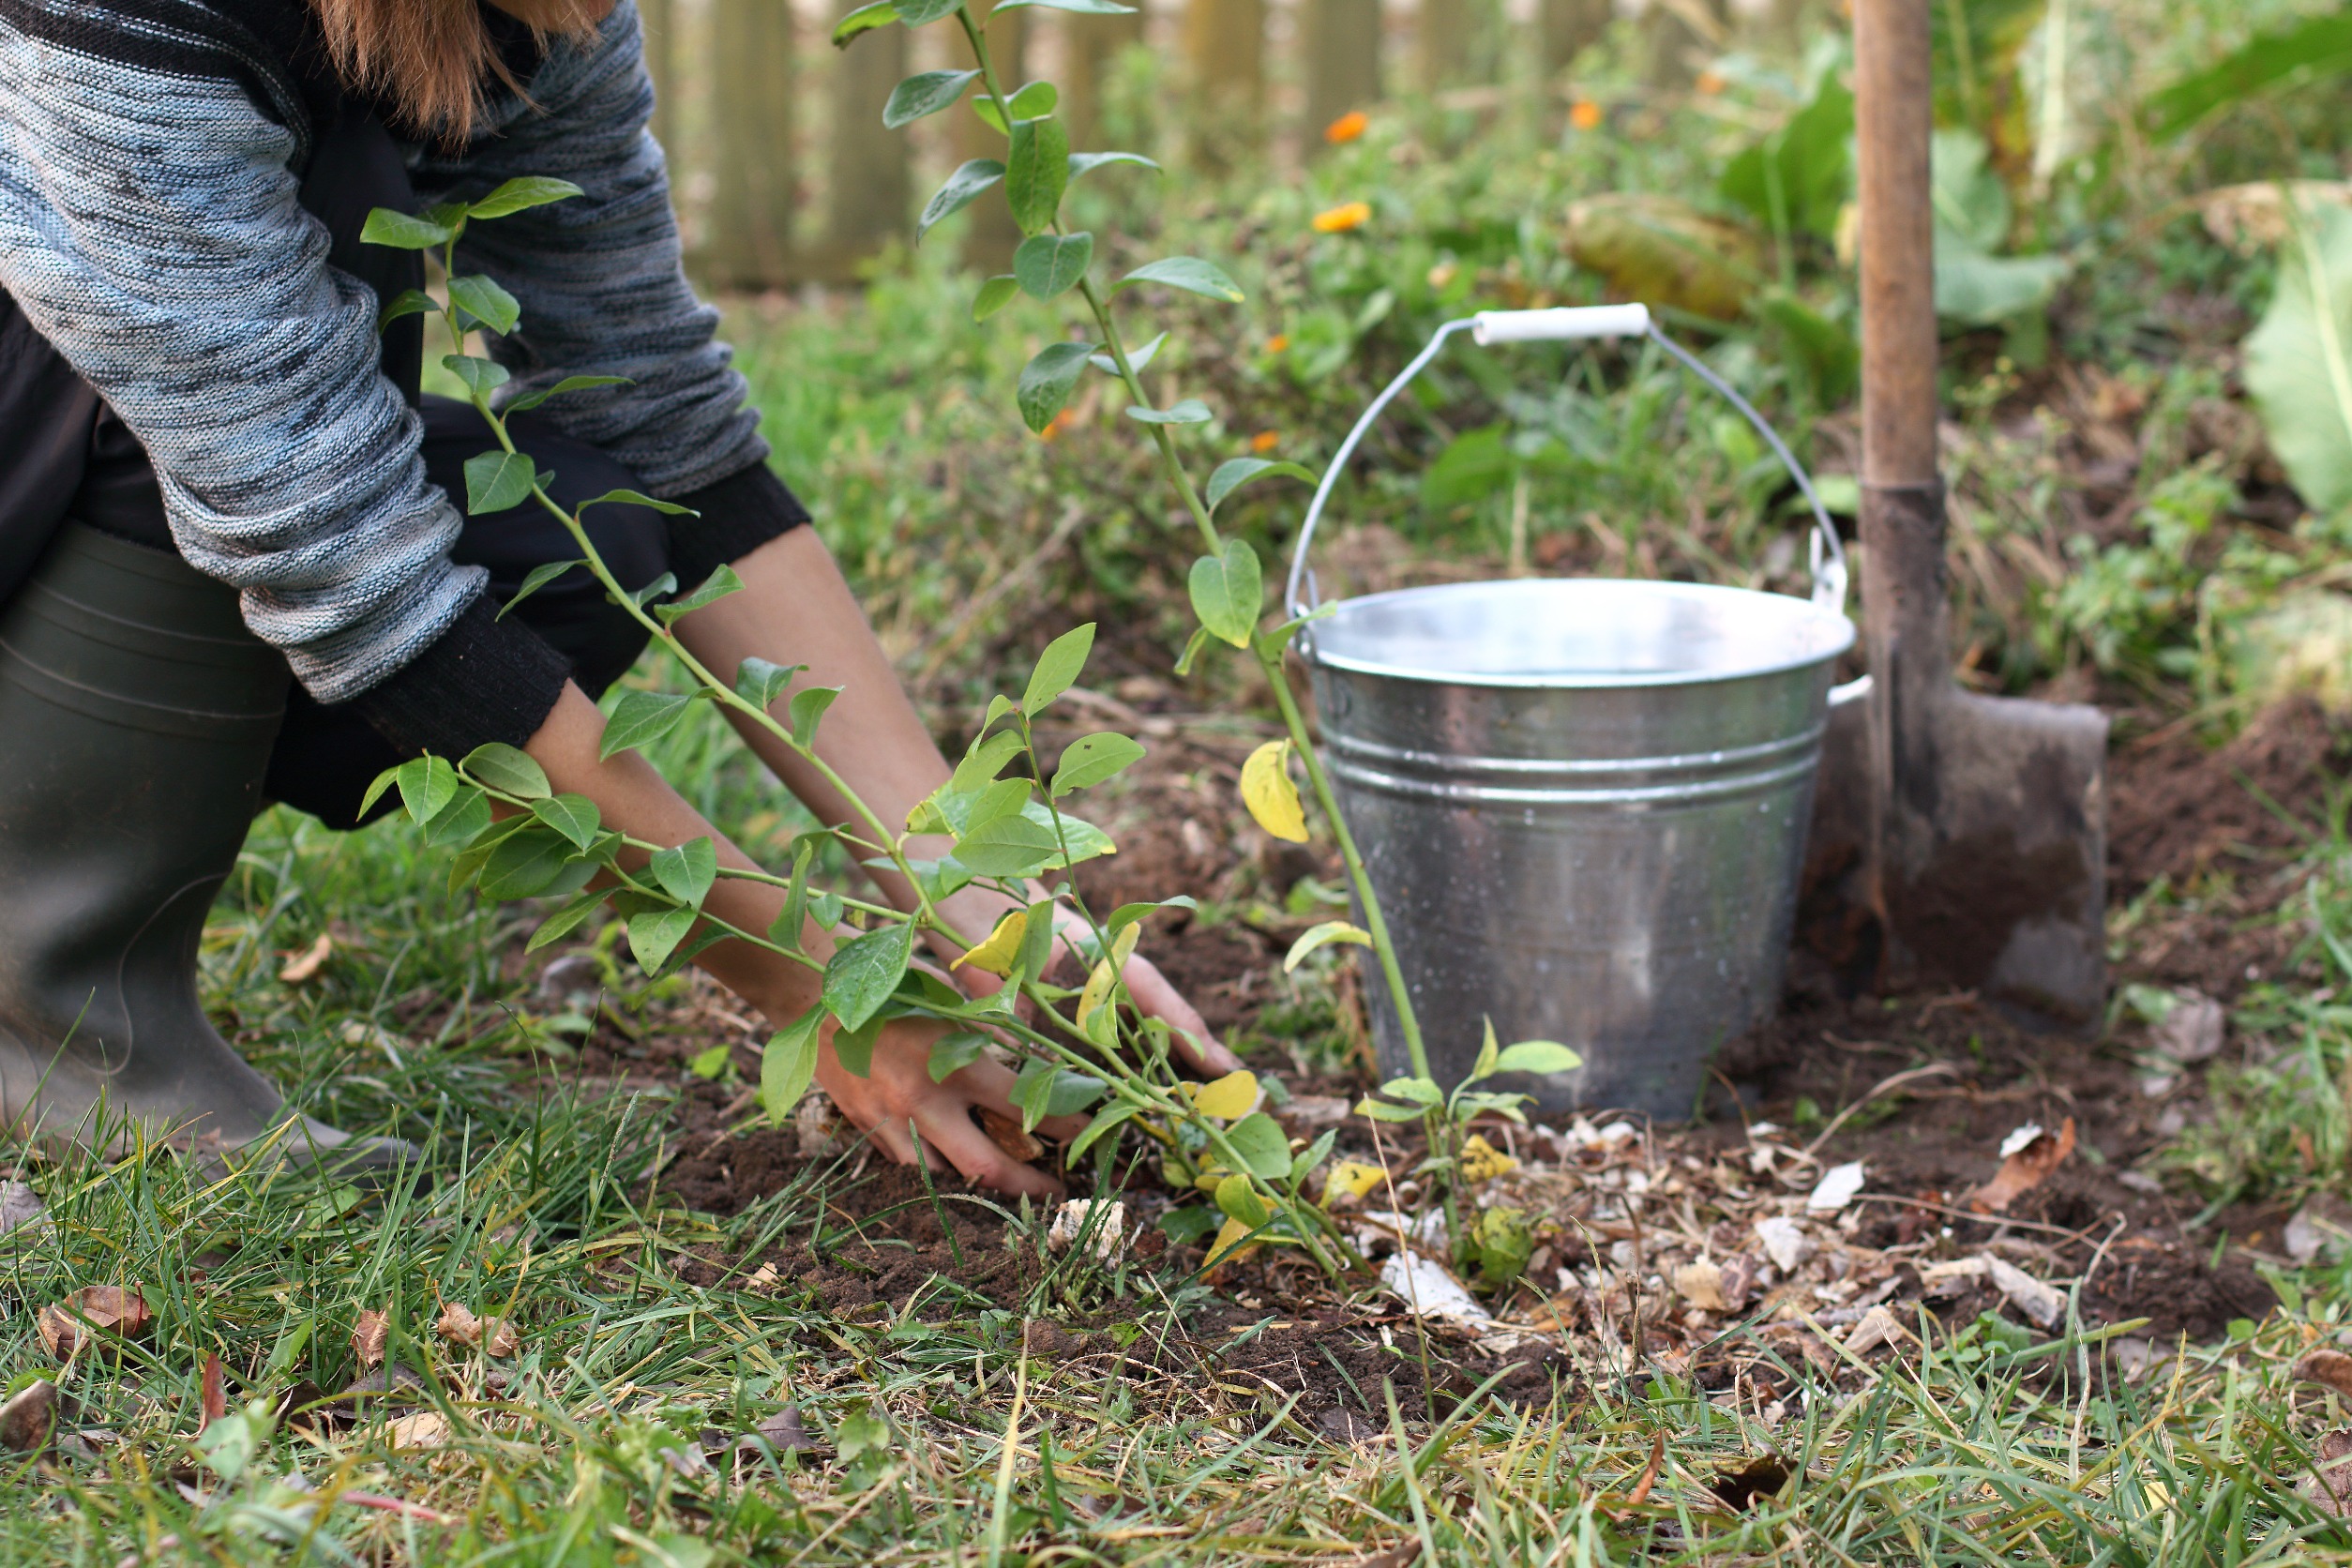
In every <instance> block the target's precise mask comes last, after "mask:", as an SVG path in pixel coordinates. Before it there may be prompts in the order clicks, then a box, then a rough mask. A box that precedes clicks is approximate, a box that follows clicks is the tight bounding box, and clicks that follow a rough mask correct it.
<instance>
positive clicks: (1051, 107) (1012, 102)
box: [1004, 82, 1062, 122]
mask: <svg viewBox="0 0 2352 1568" xmlns="http://www.w3.org/2000/svg"><path fill="white" fill-rule="evenodd" d="M1004 107H1005V108H1007V109H1010V110H1011V111H1012V112H1013V118H1014V120H1015V121H1016V122H1018V121H1021V120H1041V119H1044V118H1045V117H1046V116H1047V115H1048V114H1050V113H1053V112H1054V111H1055V110H1056V109H1059V108H1061V107H1062V89H1061V88H1059V87H1056V86H1055V85H1054V84H1053V83H1050V82H1028V83H1022V84H1021V86H1020V88H1019V90H1018V91H1017V92H1015V93H1014V94H1013V96H1012V97H1011V98H1007V99H1005V100H1004Z"/></svg>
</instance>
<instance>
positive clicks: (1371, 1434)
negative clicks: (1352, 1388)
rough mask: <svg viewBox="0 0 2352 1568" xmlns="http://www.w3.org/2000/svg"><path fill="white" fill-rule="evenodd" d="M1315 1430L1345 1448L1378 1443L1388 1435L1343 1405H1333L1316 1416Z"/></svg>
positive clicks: (1375, 1423)
mask: <svg viewBox="0 0 2352 1568" xmlns="http://www.w3.org/2000/svg"><path fill="white" fill-rule="evenodd" d="M1315 1428H1316V1430H1317V1431H1319V1432H1320V1433H1322V1434H1323V1436H1325V1437H1327V1438H1329V1439H1330V1440H1332V1441H1334V1442H1335V1443H1338V1444H1340V1445H1341V1446H1342V1447H1346V1448H1353V1447H1355V1446H1356V1445H1357V1444H1359V1443H1367V1442H1378V1441H1379V1440H1380V1439H1382V1438H1384V1437H1386V1436H1387V1435H1388V1434H1387V1432H1386V1431H1384V1430H1383V1429H1382V1428H1381V1427H1380V1425H1379V1424H1378V1423H1377V1422H1374V1421H1373V1420H1371V1419H1370V1418H1369V1417H1367V1416H1364V1415H1360V1414H1358V1413H1357V1412H1356V1411H1354V1410H1349V1409H1348V1407H1347V1406H1345V1405H1334V1406H1333V1407H1332V1408H1331V1409H1330V1410H1325V1411H1324V1412H1323V1413H1322V1414H1321V1415H1319V1416H1317V1417H1316V1418H1315Z"/></svg>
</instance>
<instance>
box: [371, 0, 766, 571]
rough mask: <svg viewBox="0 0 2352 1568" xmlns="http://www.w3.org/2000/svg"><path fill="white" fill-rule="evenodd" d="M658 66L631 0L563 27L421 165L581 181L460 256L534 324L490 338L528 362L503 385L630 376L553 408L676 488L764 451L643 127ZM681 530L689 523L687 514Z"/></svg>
mask: <svg viewBox="0 0 2352 1568" xmlns="http://www.w3.org/2000/svg"><path fill="white" fill-rule="evenodd" d="M653 104H654V89H653V83H652V81H651V80H650V78H649V77H648V75H647V73H646V69H645V61H644V52H643V37H642V34H641V30H640V26H639V23H638V15H637V8H636V7H635V5H634V4H633V0H619V3H618V4H617V5H616V6H615V7H614V8H613V9H612V12H611V15H610V16H608V17H607V18H606V19H605V21H604V23H603V24H602V26H601V27H600V28H599V30H598V31H597V33H596V36H595V38H592V39H588V40H585V41H583V42H577V43H575V42H572V41H569V40H565V39H557V40H555V41H554V42H553V43H552V44H551V45H550V53H549V54H548V56H547V58H546V60H545V61H544V62H543V63H542V64H541V65H540V66H539V67H538V68H537V69H536V70H535V71H534V72H533V73H532V74H531V77H530V80H529V98H528V99H527V101H526V100H524V99H522V98H517V97H515V96H514V95H512V94H509V93H502V94H501V95H499V98H498V99H497V101H496V102H495V103H494V104H493V106H492V112H491V113H490V117H489V124H488V126H487V127H486V128H485V129H484V130H483V131H481V132H480V133H478V134H477V135H475V138H474V139H473V141H472V142H471V143H470V144H469V145H467V146H465V147H464V148H462V149H460V150H459V151H457V152H456V153H454V154H442V153H438V152H436V151H435V150H433V149H430V148H428V149H426V151H425V153H424V155H423V157H422V158H421V160H420V161H419V163H418V164H417V165H416V166H415V170H414V178H415V183H416V187H417V190H418V192H419V194H420V195H422V196H423V197H424V198H425V199H426V200H428V201H433V200H439V199H444V198H466V197H475V196H479V195H481V194H483V193H485V192H487V191H488V190H490V189H491V188H494V187H495V186H497V185H498V184H499V183H501V182H502V181H505V180H508V179H512V178H514V177H516V176H518V175H551V176H553V177H555V178H559V179H565V180H569V181H571V182H572V183H573V184H575V185H578V186H580V188H581V189H582V191H583V192H584V194H582V195H580V196H576V197H573V198H571V199H569V200H567V201H562V202H556V203H552V204H549V205H546V206H541V207H534V208H530V209H528V210H526V211H523V212H520V213H516V214H513V215H511V216H508V217H505V218H500V219H490V220H488V221H483V222H477V223H475V224H472V225H470V226H469V227H468V228H467V230H466V232H465V234H464V237H463V238H462V239H461V240H460V244H459V248H458V249H459V261H460V264H461V265H463V266H465V267H467V268H469V269H472V270H475V271H479V272H483V273H487V274H489V275H490V277H492V278H495V279H497V280H498V281H499V282H500V283H502V284H504V285H505V288H506V289H507V291H508V292H509V293H511V294H513V295H514V296H515V298H516V300H517V302H518V303H520V306H521V308H522V320H521V324H520V327H519V328H518V329H517V330H516V331H515V332H514V333H513V334H512V335H511V336H508V337H506V338H505V339H500V340H498V341H495V342H494V343H492V345H491V353H492V354H494V355H495V356H496V357H498V358H499V359H500V360H501V361H502V362H503V363H505V365H506V366H507V368H508V369H510V370H512V371H513V372H514V374H515V379H514V381H513V382H511V383H510V384H508V387H507V389H506V391H505V393H504V394H502V396H504V397H507V398H512V397H516V396H520V395H521V394H523V393H526V392H529V391H532V390H534V389H536V388H540V387H544V386H547V385H550V384H553V383H554V382H556V381H558V380H560V379H561V378H563V377H565V376H574V375H607V376H624V377H626V378H627V382H626V384H623V385H618V386H610V387H604V388H599V389H596V390H592V391H585V392H574V393H566V394H565V395H564V396H563V397H560V398H557V399H554V400H551V401H550V402H548V403H546V404H543V405H542V406H541V408H540V410H539V416H540V417H542V418H545V419H548V420H550V421H552V422H553V423H554V424H555V425H556V426H557V427H558V428H560V429H561V430H564V432H565V434H566V435H569V436H571V437H573V438H574V439H575V440H579V441H582V442H585V443H587V444H589V445H593V446H596V447H598V448H601V449H602V450H604V451H606V452H609V453H611V455H612V456H613V457H615V458H617V459H619V460H621V461H622V462H623V463H625V464H626V465H627V466H628V467H629V468H630V469H631V470H633V471H634V472H635V473H636V474H637V475H639V477H640V478H641V479H642V480H643V481H644V483H645V487H646V488H647V489H648V490H652V491H653V492H654V493H655V494H656V495H659V496H663V497H665V498H681V497H684V496H685V495H686V494H687V493H689V492H692V491H697V490H703V489H704V488H705V487H708V486H711V485H714V484H716V483H717V482H719V481H721V480H725V479H729V478H731V477H734V476H735V475H740V474H743V473H744V472H745V471H746V470H748V469H751V468H753V467H755V466H757V465H758V464H760V463H761V460H763V459H764V458H765V457H766V456H767V452H768V446H767V443H766V442H764V441H763V440H761V437H760V434H759V431H758V429H757V426H758V423H759V415H757V414H756V413H755V412H753V411H751V410H749V409H746V407H745V406H744V405H745V400H746V393H747V390H748V389H747V387H746V384H745V382H744V378H743V376H742V375H741V374H740V373H739V372H738V371H736V370H735V369H733V368H732V367H731V363H730V360H731V353H730V351H729V349H728V347H727V345H725V344H724V343H721V342H719V341H717V340H716V337H715V333H716V330H717V326H718V312H717V311H716V310H715V309H712V308H711V307H710V306H708V305H706V304H704V303H703V302H702V301H701V299H699V298H697V297H696V296H695V294H694V291H693V289H692V287H691V286H689V285H688V283H687V282H686V273H685V270H684V268H683V265H682V264H681V258H680V249H679V241H678V227H677V222H676V219H675V218H674V216H673V215H672V213H671V201H670V181H669V174H668V172H667V170H666V168H665V166H664V164H663V160H662V152H661V147H660V145H659V144H658V143H656V142H655V140H654V139H653V137H652V135H651V134H649V133H648V131H647V129H646V124H647V122H648V120H649V119H650V118H651V116H652V113H653ZM681 532H682V533H683V532H686V529H682V530H681Z"/></svg>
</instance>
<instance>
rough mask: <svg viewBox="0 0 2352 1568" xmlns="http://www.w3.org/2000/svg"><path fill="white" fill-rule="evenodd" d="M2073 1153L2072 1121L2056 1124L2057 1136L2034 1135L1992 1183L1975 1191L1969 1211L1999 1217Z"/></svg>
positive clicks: (2005, 1161) (1969, 1201) (2011, 1156)
mask: <svg viewBox="0 0 2352 1568" xmlns="http://www.w3.org/2000/svg"><path fill="white" fill-rule="evenodd" d="M2073 1152H2074V1119H2073V1117H2072V1116H2070V1117H2068V1118H2067V1119H2066V1120H2065V1121H2064V1122H2061V1123H2058V1132H2057V1133H2056V1134H2055V1135H2053V1134H2050V1133H2041V1134H2037V1135H2036V1136H2035V1137H2034V1138H2031V1139H2030V1140H2028V1142H2027V1144H2026V1146H2025V1147H2024V1148H2022V1149H2019V1150H2018V1151H2017V1152H2016V1153H2013V1154H2011V1155H2010V1156H2009V1157H2008V1158H2007V1159H2005V1160H2003V1161H2001V1168H1999V1169H1998V1170H1997V1171H1995V1172H1994V1173H1993V1179H1992V1180H1991V1181H1989V1182H1987V1183H1985V1184H1983V1186H1981V1187H1979V1188H1977V1189H1976V1191H1975V1193H1974V1194H1973V1195H1971V1196H1970V1198H1969V1199H1968V1207H1969V1208H1971V1209H1973V1210H1975V1211H1976V1212H1977V1213H1978V1214H2007V1213H2008V1212H2009V1206H2010V1205H2011V1204H2012V1203H2014V1202H2016V1201H2017V1199H2020V1198H2023V1197H2024V1196H2025V1195H2026V1194H2027V1193H2028V1192H2031V1191H2032V1190H2033V1189H2034V1188H2036V1187H2038V1186H2040V1185H2041V1184H2043V1182H2044V1181H2046V1180H2048V1179H2049V1175H2050V1172H2052V1171H2054V1170H2056V1169H2057V1168H2058V1167H2059V1166H2061V1165H2063V1164H2065V1163H2066V1156H2067V1155H2069V1154H2071V1153H2073Z"/></svg>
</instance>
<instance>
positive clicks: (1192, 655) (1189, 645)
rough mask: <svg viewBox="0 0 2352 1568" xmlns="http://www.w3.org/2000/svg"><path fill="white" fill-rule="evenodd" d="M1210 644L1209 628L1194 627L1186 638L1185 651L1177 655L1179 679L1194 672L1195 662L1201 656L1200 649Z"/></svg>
mask: <svg viewBox="0 0 2352 1568" xmlns="http://www.w3.org/2000/svg"><path fill="white" fill-rule="evenodd" d="M1208 645H1209V628H1208V627H1206V626H1195V627H1193V628H1192V635H1191V636H1190V637H1188V638H1186V639H1184V652H1183V653H1182V654H1179V655H1178V656H1176V675H1177V678H1178V679H1179V680H1181V679H1183V678H1184V677H1185V676H1187V675H1189V674H1191V673H1192V667H1193V664H1194V662H1195V661H1197V660H1198V659H1199V657H1200V650H1201V649H1203V648H1206V647H1207V646H1208Z"/></svg>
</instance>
